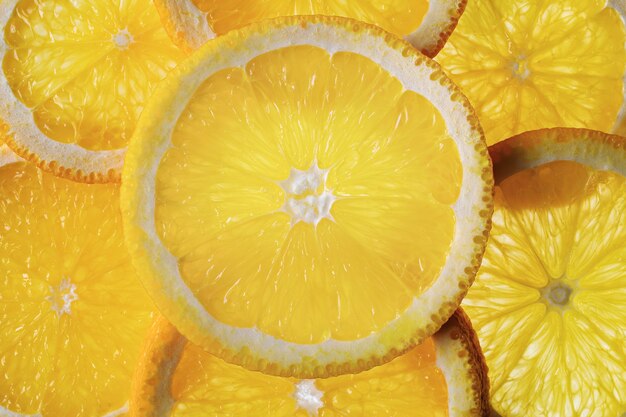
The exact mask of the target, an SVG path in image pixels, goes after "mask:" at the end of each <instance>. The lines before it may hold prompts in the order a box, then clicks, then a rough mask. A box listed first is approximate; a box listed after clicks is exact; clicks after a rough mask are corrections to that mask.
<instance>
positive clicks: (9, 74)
mask: <svg viewBox="0 0 626 417" xmlns="http://www.w3.org/2000/svg"><path fill="white" fill-rule="evenodd" d="M0 28H2V29H3V31H4V32H3V34H4V36H3V37H2V38H1V39H0V56H1V57H2V71H0V118H1V119H2V120H3V121H4V123H5V124H6V126H4V130H5V132H4V136H5V140H6V142H7V143H8V145H9V146H10V147H11V148H13V150H15V151H16V152H17V153H18V154H20V155H21V156H23V157H24V158H26V159H30V160H32V161H33V162H35V163H37V164H38V165H39V166H40V167H41V168H44V169H46V170H48V171H53V172H55V173H56V174H58V175H62V176H66V177H69V178H72V179H75V180H79V181H86V182H107V181H110V180H119V177H120V174H121V167H122V162H123V160H124V150H125V148H126V144H127V142H128V139H129V137H130V135H131V134H132V132H133V130H134V128H135V123H136V121H137V118H138V116H139V113H141V110H142V108H143V105H144V102H145V101H146V99H147V98H148V96H149V95H150V93H151V91H152V89H153V88H154V86H155V84H156V83H157V82H158V81H159V80H160V79H161V78H163V77H164V76H165V74H166V73H167V71H168V70H169V69H171V68H172V67H173V66H174V65H175V64H176V62H177V61H178V60H179V59H181V58H182V53H181V52H180V50H179V49H178V48H177V47H176V46H174V44H173V43H172V42H171V41H170V40H169V38H168V36H167V34H166V33H165V30H164V29H163V28H162V27H161V23H160V21H159V16H158V13H157V12H156V9H155V8H154V6H153V5H152V2H151V1H149V0H131V1H122V2H120V1H114V0H76V1H72V2H67V1H64V0H38V1H34V0H19V1H18V0H7V1H3V2H2V4H1V5H0Z"/></svg>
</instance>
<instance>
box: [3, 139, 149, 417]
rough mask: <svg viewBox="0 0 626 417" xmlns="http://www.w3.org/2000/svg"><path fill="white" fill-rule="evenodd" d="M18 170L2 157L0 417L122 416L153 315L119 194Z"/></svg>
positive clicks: (27, 168)
mask: <svg viewBox="0 0 626 417" xmlns="http://www.w3.org/2000/svg"><path fill="white" fill-rule="evenodd" d="M19 161H20V160H19V158H17V157H16V156H14V155H13V156H12V155H11V154H10V153H9V152H8V151H7V150H6V148H1V147H0V164H1V165H0V230H1V232H0V253H1V254H2V256H1V257H0V277H1V278H0V283H1V285H0V415H2V416H10V417H21V416H23V415H27V416H33V417H34V416H43V417H56V416H72V417H104V416H108V417H113V416H121V415H123V414H124V413H125V412H126V411H127V410H128V404H127V402H128V397H129V390H130V376H131V374H132V372H133V369H134V366H135V365H136V363H137V360H138V359H139V348H140V344H141V343H140V342H141V340H142V338H143V337H144V336H145V334H146V332H147V330H148V327H149V325H150V323H151V321H152V309H153V307H152V303H151V301H150V300H149V298H148V295H147V294H146V293H145V291H144V290H143V288H142V286H141V283H140V281H139V278H138V277H137V275H136V274H135V272H134V270H133V268H132V265H131V263H130V258H129V256H128V254H127V252H126V250H125V248H124V241H123V238H122V223H121V215H120V213H119V198H118V194H119V187H118V186H117V185H114V184H97V185H95V184H94V185H87V184H79V183H75V182H72V181H69V180H66V179H61V178H58V177H55V176H53V175H52V174H49V173H45V172H42V171H40V170H39V169H38V168H37V167H35V166H34V165H32V164H30V163H27V162H24V161H21V162H19Z"/></svg>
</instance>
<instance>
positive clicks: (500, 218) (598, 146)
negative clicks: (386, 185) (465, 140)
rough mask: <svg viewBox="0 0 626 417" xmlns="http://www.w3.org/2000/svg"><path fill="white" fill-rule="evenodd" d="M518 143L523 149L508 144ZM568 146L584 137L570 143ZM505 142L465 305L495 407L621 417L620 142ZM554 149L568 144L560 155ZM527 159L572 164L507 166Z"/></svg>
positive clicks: (623, 274)
mask: <svg viewBox="0 0 626 417" xmlns="http://www.w3.org/2000/svg"><path fill="white" fill-rule="evenodd" d="M572 138H573V139H572ZM517 139H519V140H520V142H521V141H522V140H523V141H524V142H523V145H522V144H521V143H520V144H519V146H509V144H511V145H514V144H515V143H516V142H515V140H517ZM568 142H570V143H571V142H577V143H578V144H577V145H576V146H571V147H569V148H568ZM501 145H507V146H503V147H500V148H496V151H495V153H494V155H495V156H494V160H495V170H496V174H497V173H498V172H501V173H503V174H504V175H503V176H502V178H503V179H502V180H501V181H500V182H499V184H498V185H497V187H496V196H495V203H496V204H495V213H494V217H493V228H492V231H491V235H490V240H489V243H488V246H487V251H486V252H485V257H484V259H483V263H482V266H481V268H480V270H479V273H478V275H477V278H476V282H475V283H474V285H473V286H472V287H471V288H470V291H469V293H468V296H467V297H466V298H465V300H464V301H463V306H464V308H465V310H466V311H467V313H468V314H469V315H470V317H471V318H472V321H473V323H474V326H475V328H476V329H477V333H478V335H479V338H480V340H481V345H482V347H483V350H484V352H485V357H486V359H487V364H488V366H489V369H490V379H491V382H492V391H491V397H492V402H493V405H494V408H495V409H496V410H497V411H498V412H500V413H501V414H502V415H503V416H510V417H516V416H529V415H559V416H560V415H563V416H564V415H580V416H583V415H590V416H606V417H613V416H617V415H620V414H621V413H622V412H624V410H626V396H625V394H624V393H626V365H625V364H626V349H625V347H624V343H623V340H624V337H623V336H624V334H625V333H626V313H625V312H624V311H625V309H624V307H625V306H626V250H625V248H624V242H626V178H625V177H624V176H623V173H624V172H625V171H626V158H624V154H625V151H624V148H625V142H624V139H623V138H618V137H610V136H608V135H603V134H601V133H599V132H591V133H589V132H588V131H577V130H575V129H572V130H567V129H562V130H559V129H555V130H552V131H550V130H547V131H537V132H530V133H528V134H522V135H520V137H518V138H513V139H510V140H509V141H506V142H504V143H502V144H501ZM557 148H560V149H562V150H563V151H565V150H567V149H569V151H568V152H559V154H562V155H559V156H558V157H557V156H553V154H552V153H551V151H553V150H554V149H557ZM532 155H535V156H537V155H540V156H541V158H543V159H544V160H549V159H550V157H551V156H552V158H554V159H560V158H566V159H571V160H570V161H555V162H542V163H539V164H538V166H537V167H535V168H526V169H522V170H521V171H520V172H517V173H515V171H511V168H513V167H524V166H525V165H527V164H530V163H531V162H530V161H532ZM498 158H502V161H501V162H498ZM577 159H579V160H580V161H581V162H575V161H576V160H577ZM520 161H523V162H520ZM616 171H619V172H616ZM508 174H512V175H510V176H508V177H507V175H508ZM504 178H505V179H504Z"/></svg>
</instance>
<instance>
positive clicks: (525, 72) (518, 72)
mask: <svg viewBox="0 0 626 417" xmlns="http://www.w3.org/2000/svg"><path fill="white" fill-rule="evenodd" d="M511 66H512V67H513V75H514V76H515V78H517V79H519V80H521V81H524V80H525V79H526V78H528V76H529V75H530V69H529V67H528V59H527V58H526V56H525V55H519V56H517V57H516V58H515V60H514V61H513V63H512V64H511Z"/></svg>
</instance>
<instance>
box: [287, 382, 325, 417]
mask: <svg viewBox="0 0 626 417" xmlns="http://www.w3.org/2000/svg"><path fill="white" fill-rule="evenodd" d="M323 396H324V393H323V392H322V391H320V390H319V389H318V388H317V386H316V385H315V380H314V379H302V380H300V381H298V382H296V383H295V384H294V392H293V398H294V399H295V400H296V405H297V406H298V407H299V408H301V409H303V410H305V411H306V412H307V413H308V414H309V416H310V417H317V414H318V411H319V409H320V408H322V407H323V406H324V402H323V401H322V397H323Z"/></svg>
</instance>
